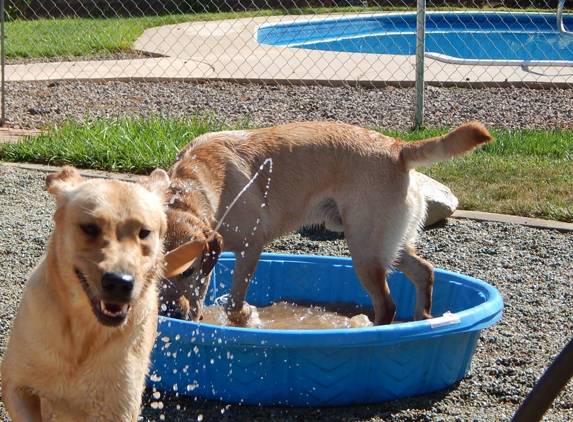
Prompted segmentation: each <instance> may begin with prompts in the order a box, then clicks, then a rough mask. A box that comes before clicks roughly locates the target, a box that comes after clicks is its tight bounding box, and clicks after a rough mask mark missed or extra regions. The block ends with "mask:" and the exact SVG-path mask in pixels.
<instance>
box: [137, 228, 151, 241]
mask: <svg viewBox="0 0 573 422" xmlns="http://www.w3.org/2000/svg"><path fill="white" fill-rule="evenodd" d="M150 234H151V230H145V229H141V230H140V231H139V238H140V239H145V238H146V237H147V236H149V235H150Z"/></svg>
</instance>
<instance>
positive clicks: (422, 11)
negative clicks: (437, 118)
mask: <svg viewBox="0 0 573 422" xmlns="http://www.w3.org/2000/svg"><path fill="white" fill-rule="evenodd" d="M425 51H426V0H418V10H417V13H416V84H415V87H416V110H415V113H414V128H416V129H419V128H421V127H422V124H423V123H424V53H425Z"/></svg>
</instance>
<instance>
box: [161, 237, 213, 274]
mask: <svg viewBox="0 0 573 422" xmlns="http://www.w3.org/2000/svg"><path fill="white" fill-rule="evenodd" d="M206 247H207V241H206V240H205V239H195V240H191V241H189V242H187V243H184V244H182V245H181V246H179V247H178V248H176V249H173V250H172V251H170V252H168V253H167V254H166V255H165V271H164V274H163V275H164V276H165V277H167V278H169V277H173V276H175V275H178V274H181V273H182V272H183V271H185V270H186V269H187V268H189V266H190V265H191V263H192V262H193V260H194V259H195V258H197V257H198V256H199V255H200V254H201V252H202V251H203V249H205V248H206Z"/></svg>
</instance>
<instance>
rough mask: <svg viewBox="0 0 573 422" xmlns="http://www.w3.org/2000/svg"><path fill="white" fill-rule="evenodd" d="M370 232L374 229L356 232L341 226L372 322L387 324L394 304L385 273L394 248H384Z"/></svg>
mask: <svg viewBox="0 0 573 422" xmlns="http://www.w3.org/2000/svg"><path fill="white" fill-rule="evenodd" d="M374 233H378V231H377V230H373V231H370V230H369V231H368V232H363V233H357V232H356V231H353V230H349V228H348V226H346V227H345V234H346V241H347V242H348V249H349V250H350V255H351V256H352V262H353V264H354V271H355V272H356V276H357V277H358V280H360V284H361V285H362V287H364V289H365V290H366V292H367V293H368V294H369V295H370V298H371V299H372V306H373V307H374V325H384V324H391V323H392V321H393V320H394V316H395V315H396V304H395V303H394V300H393V299H392V295H391V293H390V288H389V287H388V282H387V280H386V275H387V268H388V267H389V265H390V262H391V260H392V258H393V256H394V251H393V250H385V245H384V244H381V242H380V240H379V239H374V237H376V236H375V235H374ZM392 249H393V248H392Z"/></svg>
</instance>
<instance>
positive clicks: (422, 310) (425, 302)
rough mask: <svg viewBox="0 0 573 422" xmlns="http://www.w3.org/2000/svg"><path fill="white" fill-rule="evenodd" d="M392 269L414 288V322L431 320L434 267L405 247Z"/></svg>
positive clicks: (412, 249) (411, 249)
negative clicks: (407, 280) (412, 284)
mask: <svg viewBox="0 0 573 422" xmlns="http://www.w3.org/2000/svg"><path fill="white" fill-rule="evenodd" d="M394 267H396V268H397V269H398V270H400V271H402V272H403V273H404V274H405V275H406V277H408V278H409V279H410V281H411V282H412V283H414V286H415V287H416V308H415V309H414V320H416V321H418V320H421V319H428V318H432V290H433V288H434V267H433V266H432V264H430V263H429V262H428V261H426V260H425V259H422V258H420V257H419V256H418V255H416V252H415V251H414V248H411V247H407V248H404V250H403V251H402V252H401V253H400V255H399V256H398V259H397V260H396V262H395V263H394Z"/></svg>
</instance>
